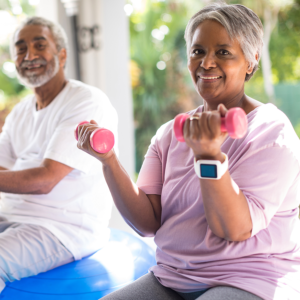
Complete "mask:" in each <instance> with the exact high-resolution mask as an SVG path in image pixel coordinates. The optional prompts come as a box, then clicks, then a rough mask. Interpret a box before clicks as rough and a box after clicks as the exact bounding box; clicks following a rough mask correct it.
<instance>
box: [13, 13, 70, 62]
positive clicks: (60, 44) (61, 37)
mask: <svg viewBox="0 0 300 300" xmlns="http://www.w3.org/2000/svg"><path fill="white" fill-rule="evenodd" d="M28 25H39V26H44V27H48V28H49V30H50V32H51V33H52V35H53V39H54V42H55V45H56V49H57V51H58V52H59V51H60V50H61V49H63V48H64V49H66V51H67V52H68V38H67V35H66V33H65V31H64V30H63V28H62V27H61V26H60V25H59V24H57V23H54V22H52V21H50V20H47V19H45V18H42V17H30V18H28V19H26V20H25V21H23V22H22V23H21V24H20V25H19V26H18V28H17V29H16V30H15V32H14V34H13V35H12V39H11V44H10V53H11V56H12V54H13V47H14V45H13V40H14V37H15V34H16V32H17V31H19V30H21V29H22V28H23V27H25V26H28ZM12 57H13V56H12Z"/></svg>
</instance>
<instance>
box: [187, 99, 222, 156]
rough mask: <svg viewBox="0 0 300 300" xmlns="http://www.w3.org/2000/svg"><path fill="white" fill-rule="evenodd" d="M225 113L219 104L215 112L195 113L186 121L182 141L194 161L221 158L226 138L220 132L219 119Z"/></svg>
mask: <svg viewBox="0 0 300 300" xmlns="http://www.w3.org/2000/svg"><path fill="white" fill-rule="evenodd" d="M226 113H227V109H226V107H225V106H224V105H223V104H219V106H218V109H217V110H215V111H205V112H203V113H200V114H199V113H197V114H194V115H193V116H191V117H190V118H188V119H186V121H185V124H184V128H183V134H184V139H185V142H186V144H187V145H188V146H189V147H190V148H192V150H193V152H194V155H195V157H196V160H199V159H209V158H211V159H218V158H219V157H221V159H222V158H223V156H222V155H221V145H222V144H223V142H224V140H225V139H226V137H227V132H221V117H224V116H225V115H226Z"/></svg>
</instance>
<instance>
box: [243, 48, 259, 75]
mask: <svg viewBox="0 0 300 300" xmlns="http://www.w3.org/2000/svg"><path fill="white" fill-rule="evenodd" d="M255 59H256V61H258V53H256V54H255ZM253 68H254V66H252V65H251V64H249V65H248V69H247V72H246V73H247V74H251V73H252V72H253Z"/></svg>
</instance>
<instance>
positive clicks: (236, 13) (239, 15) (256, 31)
mask: <svg viewBox="0 0 300 300" xmlns="http://www.w3.org/2000/svg"><path fill="white" fill-rule="evenodd" d="M205 20H215V21H217V22H219V23H220V24H221V25H223V26H224V28H225V29H226V31H227V32H228V34H229V36H230V38H231V39H237V40H238V41H239V43H240V46H241V48H242V51H243V53H244V55H245V58H246V60H247V61H248V62H249V64H250V66H251V67H253V71H252V73H251V74H246V77H245V81H248V80H249V79H250V78H251V77H252V76H253V74H254V73H255V72H256V71H257V69H258V62H259V60H260V57H261V53H262V48H263V25H262V23H261V21H260V19H259V17H258V16H257V15H256V14H255V13H254V12H253V11H252V10H251V9H249V8H247V7H245V6H243V5H240V4H233V5H228V4H226V3H214V4H211V5H208V6H206V7H204V8H203V9H201V10H200V11H198V12H197V13H196V14H195V15H193V16H192V18H191V19H190V21H189V23H188V25H187V27H186V29H185V35H184V38H185V40H186V44H187V52H188V54H189V51H190V47H191V42H192V38H193V35H194V32H195V30H196V29H197V27H198V26H199V24H200V23H202V22H203V21H205ZM256 54H258V60H256V58H255V55H256Z"/></svg>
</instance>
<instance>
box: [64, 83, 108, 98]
mask: <svg viewBox="0 0 300 300" xmlns="http://www.w3.org/2000/svg"><path fill="white" fill-rule="evenodd" d="M68 93H70V94H71V95H72V96H73V97H74V98H78V99H80V98H81V99H82V97H84V98H88V99H91V100H93V101H97V102H98V101H108V97H107V96H106V94H105V93H104V92H102V91H101V90H100V89H99V88H97V87H94V86H91V85H88V84H85V83H83V82H81V81H78V80H74V79H70V80H69V90H68Z"/></svg>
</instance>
